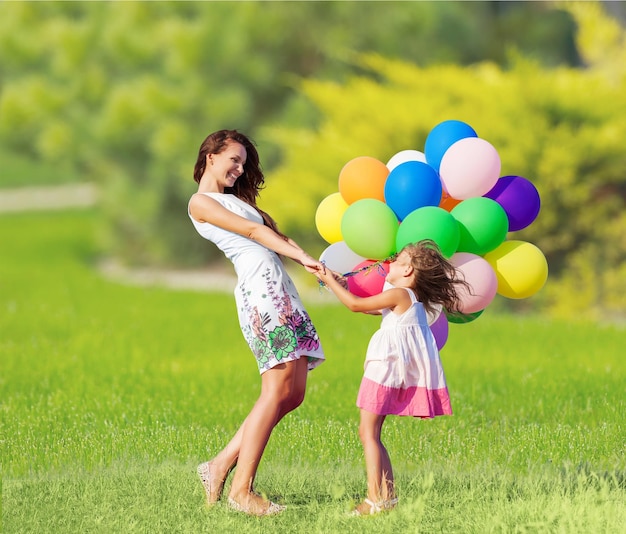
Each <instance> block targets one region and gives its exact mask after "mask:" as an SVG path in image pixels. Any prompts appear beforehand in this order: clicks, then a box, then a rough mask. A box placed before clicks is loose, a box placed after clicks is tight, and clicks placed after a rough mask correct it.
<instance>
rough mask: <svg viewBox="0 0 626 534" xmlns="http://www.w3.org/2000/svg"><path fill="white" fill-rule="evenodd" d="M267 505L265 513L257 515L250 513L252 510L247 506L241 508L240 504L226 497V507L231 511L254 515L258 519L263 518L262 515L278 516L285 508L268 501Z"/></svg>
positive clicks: (256, 513)
mask: <svg viewBox="0 0 626 534" xmlns="http://www.w3.org/2000/svg"><path fill="white" fill-rule="evenodd" d="M269 503H270V504H269V506H268V507H267V508H266V509H265V511H263V512H261V513H258V512H254V511H252V509H251V508H249V507H247V506H243V505H242V504H239V503H238V502H237V501H236V500H235V499H233V498H232V497H228V506H230V507H231V508H232V509H233V510H235V511H237V512H243V513H244V514H248V515H256V516H259V517H261V516H264V515H276V514H280V513H281V512H284V511H285V509H286V508H287V507H286V506H283V505H282V504H276V503H275V502H272V501H269Z"/></svg>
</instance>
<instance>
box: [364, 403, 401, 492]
mask: <svg viewBox="0 0 626 534" xmlns="http://www.w3.org/2000/svg"><path fill="white" fill-rule="evenodd" d="M384 422H385V416H384V415H377V414H374V413H371V412H368V411H366V410H361V424H360V425H359V437H360V438H361V443H362V444H363V452H364V454H365V466H366V471H367V496H368V499H369V500H370V501H372V502H375V503H377V502H380V501H388V500H390V499H392V498H394V497H395V489H394V479H393V470H392V468H391V460H390V458H389V453H388V452H387V449H386V448H385V446H384V445H383V443H382V441H381V439H380V435H381V431H382V426H383V423H384Z"/></svg>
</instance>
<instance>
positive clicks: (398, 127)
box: [0, 2, 626, 315]
mask: <svg viewBox="0 0 626 534" xmlns="http://www.w3.org/2000/svg"><path fill="white" fill-rule="evenodd" d="M613 9H614V8H613ZM577 28H578V29H579V31H578V33H577V34H576V31H577ZM575 36H576V37H577V39H576V40H575ZM363 53H367V54H365V55H363ZM624 64H626V62H625V61H624V32H623V29H622V28H620V27H619V25H618V24H617V23H616V22H615V21H614V20H613V19H610V18H607V17H606V15H604V14H603V11H602V9H601V8H600V4H597V3H574V4H571V5H564V4H552V3H544V2H210V3H203V2H154V3H153V2H8V3H7V2H3V3H2V4H0V185H1V184H4V185H5V186H6V185H30V184H47V183H59V182H63V181H85V180H86V181H97V182H98V183H99V185H100V190H101V202H102V224H101V225H99V230H98V235H99V238H100V240H101V247H102V252H103V254H106V255H108V256H115V257H117V258H118V259H123V260H124V261H125V262H127V263H131V264H152V265H171V264H179V265H180V264H182V265H197V264H198V263H204V262H206V260H207V259H215V258H216V257H217V255H215V250H214V249H213V248H212V247H207V246H206V243H204V242H203V241H202V240H201V239H200V238H199V237H198V236H196V235H195V234H194V233H193V232H192V231H191V227H190V225H189V222H188V220H187V219H186V216H185V215H184V214H185V211H186V203H187V199H188V197H189V195H190V194H191V193H192V192H193V190H194V184H193V182H192V180H191V170H192V165H193V162H194V160H195V156H196V152H197V147H198V146H199V144H200V141H201V140H202V139H203V138H204V136H205V135H206V134H207V133H209V132H210V131H212V130H214V129H218V128H223V127H235V128H239V129H241V130H243V131H246V132H247V133H249V134H251V135H252V137H253V138H255V139H256V140H257V142H258V143H259V149H260V151H261V154H262V156H263V161H264V164H265V168H266V171H267V175H268V181H269V183H270V184H271V187H269V188H268V189H267V191H266V192H265V194H264V204H265V207H267V208H268V209H270V211H271V212H272V214H273V215H275V217H276V218H277V219H278V221H279V223H281V225H282V226H284V228H285V229H286V230H288V231H289V232H291V233H294V234H295V235H296V236H298V238H299V239H301V240H303V241H304V243H305V244H306V245H307V247H309V248H311V251H312V252H313V253H315V252H321V250H322V248H323V246H324V243H322V241H321V239H320V238H319V237H318V236H317V235H316V234H317V233H316V232H315V230H314V228H313V212H314V209H315V206H316V205H317V203H318V202H319V200H321V198H323V196H325V195H326V194H328V193H330V192H332V191H333V190H335V184H336V179H337V175H338V172H339V170H340V169H341V166H342V165H343V164H344V163H345V162H347V161H348V160H349V159H350V158H351V157H354V156H356V155H362V154H367V155H372V156H375V157H379V158H380V159H383V160H384V159H385V158H388V157H389V156H390V155H391V154H393V153H394V152H396V151H399V150H401V149H403V148H407V147H413V148H419V147H421V146H422V145H423V140H424V138H425V135H426V133H427V132H428V130H429V129H430V128H431V127H432V126H434V125H435V124H436V123H438V122H440V121H441V120H445V119H446V118H456V119H461V120H467V121H468V122H470V123H471V124H472V125H473V126H475V128H477V129H478V131H479V134H480V135H481V136H482V137H484V138H486V139H488V140H489V141H491V142H492V143H493V144H494V146H496V147H497V148H498V150H499V151H500V152H501V157H502V160H503V162H504V165H505V169H503V170H506V171H507V172H510V173H513V174H522V175H525V176H526V177H528V178H529V179H531V180H532V181H533V182H535V183H536V184H537V186H538V188H539V189H540V193H541V195H542V200H543V202H544V204H543V210H542V213H541V215H540V219H539V220H538V221H537V222H536V224H533V225H532V228H531V229H529V230H528V232H525V233H524V235H523V236H520V237H523V238H526V239H529V240H532V241H534V242H535V243H536V244H537V245H539V246H540V248H541V249H542V250H544V251H545V252H546V253H547V255H548V259H549V262H550V267H551V277H550V284H549V289H550V291H553V293H552V294H551V296H550V299H549V300H550V303H551V306H552V308H553V309H554V310H555V311H558V312H559V313H570V312H572V311H573V312H574V313H579V310H578V308H579V307H580V306H581V305H583V306H585V307H588V306H592V307H593V308H594V309H595V310H596V311H597V310H599V309H604V308H606V310H607V311H608V313H609V315H615V314H617V313H619V312H620V310H622V311H623V304H621V301H620V297H619V295H621V294H623V285H622V284H623V283H624V282H623V280H624V279H625V277H624V254H625V252H624V251H625V249H626V247H625V246H624V239H625V238H624V237H623V236H624V232H623V231H622V230H623V228H624V220H623V217H624V216H623V215H622V212H623V204H624V196H625V193H624V180H625V178H624V175H625V172H626V171H625V166H626V164H625V163H624V156H623V150H618V147H619V140H620V139H621V138H623V133H624V132H623V130H624V126H623V124H624V123H625V122H626V121H623V120H620V119H622V118H623V117H624V116H625V115H624V96H623V95H624V94H625V93H626V92H625V91H624V90H623V89H624V71H623V69H624ZM566 266H567V269H566V268H565V267H566ZM556 281H558V283H555V282H556ZM581 288H582V289H583V291H582V292H581V291H580V290H581ZM545 295H546V297H548V293H547V292H546V293H545ZM572 295H575V296H576V299H575V300H573V297H572ZM563 297H569V298H565V299H564V298H563ZM534 302H535V303H537V302H538V301H534Z"/></svg>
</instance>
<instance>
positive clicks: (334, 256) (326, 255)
mask: <svg viewBox="0 0 626 534" xmlns="http://www.w3.org/2000/svg"><path fill="white" fill-rule="evenodd" d="M366 259H367V258H364V257H363V256H359V255H358V254H357V253H356V252H354V251H352V249H351V248H350V247H348V245H346V242H345V241H337V242H336V243H333V244H332V245H330V246H329V247H327V248H326V249H325V250H324V252H322V255H321V256H320V261H323V262H324V263H325V265H326V267H328V268H329V269H330V270H331V271H336V272H338V273H341V274H345V273H349V272H350V271H352V269H354V267H355V266H356V265H358V264H359V263H361V262H363V261H365V260H366Z"/></svg>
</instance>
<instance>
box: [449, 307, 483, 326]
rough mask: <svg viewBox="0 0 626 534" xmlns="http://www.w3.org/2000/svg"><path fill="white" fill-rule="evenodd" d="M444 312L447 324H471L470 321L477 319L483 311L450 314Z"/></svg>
mask: <svg viewBox="0 0 626 534" xmlns="http://www.w3.org/2000/svg"><path fill="white" fill-rule="evenodd" d="M444 311H445V314H446V318H447V319H448V322H449V323H455V324H465V323H471V322H472V321H475V320H476V319H478V318H479V317H480V316H481V315H482V313H483V312H484V311H485V310H479V311H477V312H474V313H450V312H448V310H444Z"/></svg>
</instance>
